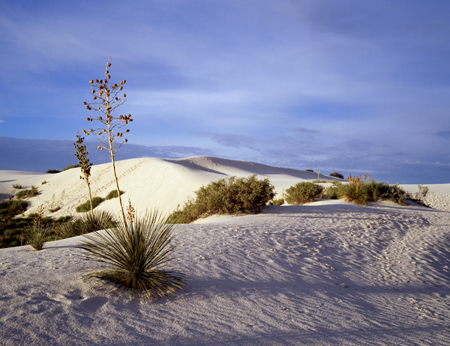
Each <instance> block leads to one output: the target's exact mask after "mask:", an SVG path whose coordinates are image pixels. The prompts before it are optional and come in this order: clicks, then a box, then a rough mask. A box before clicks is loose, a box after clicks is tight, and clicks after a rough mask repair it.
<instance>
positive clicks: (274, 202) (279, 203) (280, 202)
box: [269, 198, 284, 205]
mask: <svg viewBox="0 0 450 346" xmlns="http://www.w3.org/2000/svg"><path fill="white" fill-rule="evenodd" d="M283 204H284V198H279V199H274V200H273V201H270V202H269V205H283Z"/></svg>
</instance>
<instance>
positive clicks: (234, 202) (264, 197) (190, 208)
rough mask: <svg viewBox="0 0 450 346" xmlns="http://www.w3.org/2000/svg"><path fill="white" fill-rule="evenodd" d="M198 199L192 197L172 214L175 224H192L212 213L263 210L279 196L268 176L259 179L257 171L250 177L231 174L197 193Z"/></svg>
mask: <svg viewBox="0 0 450 346" xmlns="http://www.w3.org/2000/svg"><path fill="white" fill-rule="evenodd" d="M195 194H196V195H197V197H196V199H195V200H188V201H187V202H186V203H185V204H184V207H183V209H180V208H179V207H178V208H177V210H175V211H174V212H173V213H172V214H170V215H169V221H170V222H174V223H189V222H192V221H194V220H196V219H198V218H200V217H202V216H207V215H211V214H239V213H252V212H260V211H261V210H262V208H263V207H264V206H265V205H266V204H267V203H268V202H269V201H270V200H271V199H273V197H274V196H275V192H274V186H273V185H271V184H270V181H269V180H268V179H264V180H258V179H257V177H256V174H253V175H252V176H249V177H248V178H239V179H236V177H231V178H229V179H227V180H226V179H220V180H218V181H214V182H211V183H209V184H208V185H207V186H202V187H201V188H200V189H199V190H197V191H196V192H195Z"/></svg>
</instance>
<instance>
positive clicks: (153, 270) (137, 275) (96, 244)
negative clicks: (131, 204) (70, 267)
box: [77, 210, 186, 301]
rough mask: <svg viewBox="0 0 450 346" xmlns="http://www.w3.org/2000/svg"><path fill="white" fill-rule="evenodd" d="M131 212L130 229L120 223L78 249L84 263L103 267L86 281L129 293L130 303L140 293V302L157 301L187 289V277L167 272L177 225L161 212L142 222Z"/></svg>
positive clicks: (90, 274)
mask: <svg viewBox="0 0 450 346" xmlns="http://www.w3.org/2000/svg"><path fill="white" fill-rule="evenodd" d="M128 212H129V216H128V226H127V227H125V225H124V224H123V223H122V222H119V221H117V222H116V226H115V227H113V228H111V229H107V230H105V231H103V232H96V233H94V234H87V235H85V240H83V241H82V242H81V244H80V245H78V246H77V247H78V248H79V249H80V250H81V251H82V255H81V256H82V258H83V259H84V260H87V261H89V262H95V263H98V264H99V265H100V266H99V267H98V269H94V270H91V269H89V271H88V272H87V273H86V274H85V275H83V279H85V280H90V281H94V282H95V283H97V284H98V285H99V286H100V287H102V288H108V287H109V288H110V289H111V291H112V292H113V293H114V294H115V293H119V294H120V293H123V292H129V293H130V300H132V299H134V298H135V296H136V293H138V294H139V297H140V298H142V299H144V300H147V299H148V300H150V301H153V300H154V299H156V298H162V297H164V296H167V295H168V294H175V293H176V291H177V290H179V289H183V288H184V287H185V285H186V281H185V278H184V277H185V276H184V274H182V273H177V272H175V271H173V270H170V269H167V266H168V265H169V264H170V263H171V262H173V260H174V258H173V257H172V253H173V251H174V250H175V245H172V241H173V239H174V235H173V227H174V225H173V224H170V223H168V220H167V219H165V218H162V217H160V215H159V214H158V213H157V212H151V213H150V214H147V215H146V217H145V218H144V219H138V220H135V219H134V211H133V212H131V215H133V216H132V219H130V210H128Z"/></svg>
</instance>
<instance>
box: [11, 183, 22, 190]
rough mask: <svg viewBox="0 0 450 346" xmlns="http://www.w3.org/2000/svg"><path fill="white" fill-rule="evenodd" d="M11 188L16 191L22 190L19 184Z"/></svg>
mask: <svg viewBox="0 0 450 346" xmlns="http://www.w3.org/2000/svg"><path fill="white" fill-rule="evenodd" d="M13 188H14V189H16V190H20V189H21V188H22V185H20V184H13Z"/></svg>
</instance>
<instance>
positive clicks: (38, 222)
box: [27, 205, 48, 251]
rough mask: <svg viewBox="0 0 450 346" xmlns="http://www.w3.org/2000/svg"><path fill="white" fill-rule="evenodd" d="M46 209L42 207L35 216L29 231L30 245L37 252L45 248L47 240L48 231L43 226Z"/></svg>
mask: <svg viewBox="0 0 450 346" xmlns="http://www.w3.org/2000/svg"><path fill="white" fill-rule="evenodd" d="M43 216H44V208H43V206H42V205H41V206H40V207H39V208H38V209H37V212H36V213H35V214H34V215H33V226H32V227H31V228H30V230H29V236H28V237H27V238H28V241H27V243H28V245H31V246H32V247H33V248H34V249H35V250H36V251H40V250H42V249H43V248H44V244H45V241H46V238H47V233H48V232H47V229H46V228H45V227H44V226H43Z"/></svg>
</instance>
